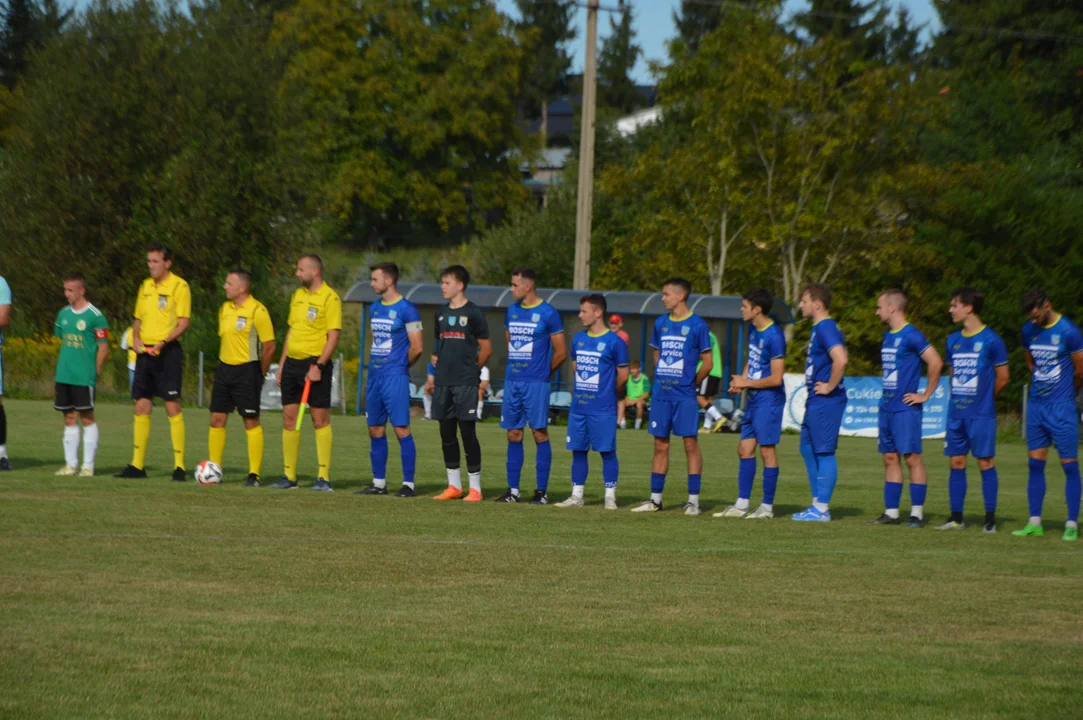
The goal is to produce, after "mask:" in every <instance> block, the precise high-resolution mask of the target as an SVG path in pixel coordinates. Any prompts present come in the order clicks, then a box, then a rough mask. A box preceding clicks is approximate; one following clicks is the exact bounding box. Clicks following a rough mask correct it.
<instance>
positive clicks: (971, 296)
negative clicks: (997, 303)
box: [951, 287, 985, 315]
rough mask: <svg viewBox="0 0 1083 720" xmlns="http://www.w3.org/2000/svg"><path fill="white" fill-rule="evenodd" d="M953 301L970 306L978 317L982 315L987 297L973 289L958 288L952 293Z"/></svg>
mask: <svg viewBox="0 0 1083 720" xmlns="http://www.w3.org/2000/svg"><path fill="white" fill-rule="evenodd" d="M951 299H952V300H958V301H959V302H960V303H962V304H963V305H969V306H970V307H971V309H972V310H973V311H974V314H976V315H981V311H982V308H984V307H985V296H984V295H982V294H981V291H980V290H976V289H974V288H972V287H961V288H956V289H955V290H953V291H952V292H951Z"/></svg>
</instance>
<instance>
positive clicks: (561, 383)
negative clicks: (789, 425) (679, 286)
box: [343, 281, 794, 415]
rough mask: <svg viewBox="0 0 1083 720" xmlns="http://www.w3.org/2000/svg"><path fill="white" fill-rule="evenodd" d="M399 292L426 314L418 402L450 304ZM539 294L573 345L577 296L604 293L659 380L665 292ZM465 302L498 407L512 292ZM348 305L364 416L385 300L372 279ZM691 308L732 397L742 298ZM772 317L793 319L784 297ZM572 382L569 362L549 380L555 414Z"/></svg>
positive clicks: (693, 302) (743, 330) (436, 290)
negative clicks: (479, 334)
mask: <svg viewBox="0 0 1083 720" xmlns="http://www.w3.org/2000/svg"><path fill="white" fill-rule="evenodd" d="M399 292H400V293H402V296H403V297H404V298H406V299H407V300H409V301H410V302H412V303H413V304H414V305H416V306H417V308H418V311H419V312H420V313H421V321H422V323H423V324H424V326H425V331H424V339H425V351H424V353H423V354H422V356H421V359H419V360H418V361H417V363H415V364H414V367H412V368H411V369H410V372H411V375H410V385H411V396H412V397H413V398H414V399H418V400H419V399H420V397H421V386H422V385H424V384H425V367H426V365H427V364H428V360H429V355H431V354H432V351H433V346H434V344H435V342H434V338H433V331H432V328H433V326H434V322H435V319H436V313H437V311H438V310H439V309H440V308H441V307H442V306H443V305H444V303H445V301H444V298H443V296H442V295H441V294H440V285H439V284H438V283H400V284H399ZM537 292H538V297H539V298H541V299H542V300H545V301H546V302H548V303H549V304H550V305H552V306H553V307H554V308H555V309H556V311H557V312H559V313H560V315H561V318H562V319H563V320H564V331H565V335H566V337H567V339H568V344H569V345H570V344H571V339H572V337H573V336H574V335H575V334H576V333H577V332H579V331H580V330H581V329H582V325H581V324H580V322H579V317H578V314H579V298H581V297H582V296H583V295H586V294H588V293H591V292H598V293H599V294H601V295H603V296H605V299H606V303H607V304H608V306H609V307H608V310H607V313H606V314H607V315H610V314H612V313H617V314H619V315H621V316H622V317H623V319H624V330H625V332H627V333H628V336H629V338H630V340H631V344H630V347H629V358H631V359H638V360H639V361H640V362H641V363H642V365H643V371H644V372H645V373H646V374H647V375H648V376H650V378H651V380H652V381H653V380H654V367H653V365H654V357H653V353H652V352H650V350H651V348H650V334H651V329H652V328H653V326H654V321H655V320H656V319H657V318H658V317H659V316H661V315H664V314H665V312H666V309H665V308H664V307H663V306H662V294H661V293H659V292H612V291H594V290H589V291H585V290H569V289H566V288H565V289H554V288H538V290H537ZM466 296H467V298H468V299H470V300H472V301H473V302H474V303H475V304H477V306H478V307H480V308H481V310H482V311H483V312H484V313H485V319H486V320H487V321H488V323H489V332H490V335H491V338H492V341H493V355H492V358H491V359H490V360H489V363H488V367H489V373H490V376H491V388H492V391H493V398H492V401H491V404H499V402H500V400H501V398H502V397H503V388H504V366H505V363H506V362H507V355H508V352H507V345H506V343H505V342H504V314H505V312H506V311H507V309H508V307H509V306H510V305H511V304H512V303H513V302H514V300H513V299H512V296H511V290H510V289H509V288H508V287H506V286H500V287H497V286H493V285H471V286H470V287H469V288H468V289H467V292H466ZM343 301H344V302H347V303H360V304H361V329H360V337H359V342H360V353H359V354H360V357H361V364H360V368H359V370H358V382H357V405H356V413H357V414H358V415H360V414H362V413H363V412H364V408H365V397H364V392H365V382H366V369H367V367H368V361H369V345H370V342H369V339H368V316H369V307H370V306H371V305H372V304H373V303H375V302H378V301H379V296H377V295H376V294H375V293H373V292H372V288H371V287H370V286H369V283H368V281H364V282H359V283H356V284H355V285H354V286H353V287H351V288H350V289H349V291H348V292H347V293H346V296H345V297H344V298H343ZM688 307H689V308H691V310H692V311H693V312H695V313H696V314H698V315H699V316H700V317H702V318H703V319H704V320H705V321H706V322H707V324H708V326H709V327H710V329H711V330H712V331H713V332H714V334H715V336H716V337H717V338H718V344H719V350H720V352H721V354H722V393H721V394H720V396H719V397H720V398H721V399H726V396H725V394H724V393H725V389H726V388H727V387H728V386H729V380H730V378H731V377H732V376H733V375H735V374H740V373H741V371H742V370H743V367H744V365H743V364H744V361H745V357H746V356H747V349H746V343H747V339H748V331H749V326H748V324H747V323H745V322H743V321H742V320H741V298H740V296H737V295H696V294H693V295H692V296H691V297H690V298H689V299H688ZM771 317H772V318H773V319H774V320H775V322H778V323H780V324H783V325H786V324H791V323H793V321H794V317H793V313H792V311H791V310H790V308H789V306H787V305H786V303H784V302H783V301H782V300H780V299H778V298H775V299H774V306H773V307H772V309H771ZM571 383H572V374H571V363H570V362H565V363H564V365H563V366H562V367H561V368H560V370H558V371H557V372H556V373H554V374H553V377H552V378H551V379H550V384H551V400H550V404H551V405H553V406H554V407H556V408H561V407H564V408H566V407H567V406H569V405H570V404H571V389H572V385H571ZM729 399H730V400H732V399H733V398H729ZM731 407H732V406H731Z"/></svg>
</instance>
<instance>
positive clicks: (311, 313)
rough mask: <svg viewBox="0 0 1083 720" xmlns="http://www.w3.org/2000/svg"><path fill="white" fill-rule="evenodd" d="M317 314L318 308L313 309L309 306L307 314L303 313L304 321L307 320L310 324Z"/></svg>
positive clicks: (313, 307)
mask: <svg viewBox="0 0 1083 720" xmlns="http://www.w3.org/2000/svg"><path fill="white" fill-rule="evenodd" d="M318 313H319V308H317V307H315V306H313V305H309V306H308V312H307V313H305V319H306V320H308V321H309V322H312V321H313V320H315V319H316V315H317V314H318Z"/></svg>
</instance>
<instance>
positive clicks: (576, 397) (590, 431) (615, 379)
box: [557, 295, 628, 510]
mask: <svg viewBox="0 0 1083 720" xmlns="http://www.w3.org/2000/svg"><path fill="white" fill-rule="evenodd" d="M606 309H607V308H606V301H605V297H603V296H602V295H584V296H583V297H582V298H581V299H580V300H579V320H580V322H582V323H583V328H584V329H583V330H582V331H580V332H578V333H576V335H575V337H574V338H573V339H572V346H571V356H572V363H573V370H574V374H575V388H574V393H573V395H572V406H571V409H570V411H569V413H568V435H567V438H566V443H567V445H566V447H567V449H568V450H571V451H572V494H571V497H569V498H568V499H567V500H565V501H564V502H560V503H557V507H566V508H567V507H583V504H584V501H583V488H584V486H585V485H586V482H587V473H588V472H589V470H590V465H589V460H588V453H589V452H590V451H591V450H593V451H594V452H596V453H598V454H600V455H601V456H602V480H603V481H604V483H605V509H606V510H616V509H617V477H618V475H619V473H620V465H619V464H618V462H617V402H618V399H617V398H618V393H619V392H620V389H621V388H622V387H623V386H624V384H625V383H627V382H628V343H626V342H624V340H623V339H622V338H621V337H620V335H618V334H617V333H615V332H613V331H611V330H609V328H607V327H606V325H605V312H606Z"/></svg>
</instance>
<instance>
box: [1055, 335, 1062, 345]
mask: <svg viewBox="0 0 1083 720" xmlns="http://www.w3.org/2000/svg"><path fill="white" fill-rule="evenodd" d="M1053 344H1054V345H1060V335H1054V336H1053Z"/></svg>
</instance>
